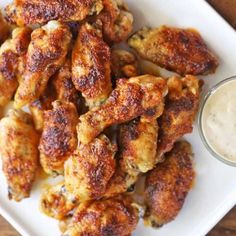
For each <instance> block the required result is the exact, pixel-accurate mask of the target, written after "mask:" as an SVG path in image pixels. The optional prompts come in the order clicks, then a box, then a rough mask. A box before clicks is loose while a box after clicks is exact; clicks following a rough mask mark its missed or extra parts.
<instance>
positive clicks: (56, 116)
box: [39, 100, 78, 175]
mask: <svg viewBox="0 0 236 236" xmlns="http://www.w3.org/2000/svg"><path fill="white" fill-rule="evenodd" d="M52 106H53V109H52V110H48V111H45V112H44V126H43V133H42V136H41V139H40V145H39V150H40V162H41V165H42V167H43V169H44V171H45V172H46V173H48V174H50V175H57V174H62V173H63V171H64V162H65V161H66V160H67V159H68V157H69V156H70V155H71V154H72V153H73V152H74V150H75V149H76V147H77V135H76V124H77V122H78V114H77V111H76V108H75V106H74V104H73V103H69V102H61V101H58V100H57V101H55V102H53V103H52Z"/></svg>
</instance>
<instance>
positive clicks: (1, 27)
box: [0, 12, 10, 45]
mask: <svg viewBox="0 0 236 236" xmlns="http://www.w3.org/2000/svg"><path fill="white" fill-rule="evenodd" d="M9 35H10V26H9V25H8V24H7V23H6V22H5V21H4V19H3V17H2V13H1V12H0V45H1V44H2V43H3V42H4V41H5V40H6V39H7V38H8V36H9Z"/></svg>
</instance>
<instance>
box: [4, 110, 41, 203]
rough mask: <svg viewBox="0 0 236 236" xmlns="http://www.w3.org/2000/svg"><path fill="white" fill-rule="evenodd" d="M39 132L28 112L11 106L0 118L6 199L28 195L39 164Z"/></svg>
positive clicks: (20, 198)
mask: <svg viewBox="0 0 236 236" xmlns="http://www.w3.org/2000/svg"><path fill="white" fill-rule="evenodd" d="M37 147H38V134H37V133H36V131H35V130H34V128H33V122H32V119H31V117H30V115H29V114H27V113H25V112H23V111H20V110H10V111H9V113H8V116H7V117H5V118H3V119H2V120H1V121H0V156H1V157H2V163H3V172H4V174H5V176H6V179H7V184H8V196H9V199H14V200H15V201H21V200H22V199H23V198H27V197H29V195H30V190H31V187H32V184H33V182H34V179H35V174H36V170H37V167H38V149H37Z"/></svg>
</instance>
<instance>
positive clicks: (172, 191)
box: [144, 141, 194, 227]
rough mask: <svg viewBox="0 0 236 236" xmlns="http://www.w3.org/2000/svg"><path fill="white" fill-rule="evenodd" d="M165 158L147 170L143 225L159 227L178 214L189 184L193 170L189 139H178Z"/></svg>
mask: <svg viewBox="0 0 236 236" xmlns="http://www.w3.org/2000/svg"><path fill="white" fill-rule="evenodd" d="M166 157H167V158H166V161H165V162H164V163H161V164H158V166H157V167H156V168H155V169H154V170H152V171H151V172H149V173H148V175H147V178H146V186H145V198H146V204H147V210H146V214H145V216H144V220H145V222H146V224H148V225H152V226H154V227H159V226H161V225H163V224H166V223H168V222H170V221H172V220H174V218H175V217H176V216H177V214H178V213H179V211H180V210H181V208H182V206H183V204H184V200H185V198H186V196H187V194H188V192H189V190H190V188H191V187H192V184H193V180H194V170H193V165H192V150H191V145H190V144H189V143H188V142H185V141H181V142H177V143H176V144H175V146H174V148H173V150H172V151H171V152H170V153H168V154H167V155H166Z"/></svg>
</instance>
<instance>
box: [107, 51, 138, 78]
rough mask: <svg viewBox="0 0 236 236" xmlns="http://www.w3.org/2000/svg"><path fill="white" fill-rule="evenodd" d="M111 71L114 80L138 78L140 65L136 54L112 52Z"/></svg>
mask: <svg viewBox="0 0 236 236" xmlns="http://www.w3.org/2000/svg"><path fill="white" fill-rule="evenodd" d="M111 71H112V76H113V78H114V79H119V78H130V77H135V76H138V75H139V74H140V73H139V64H138V60H137V58H136V57H135V55H134V54H132V53H131V52H129V51H126V50H121V49H113V50H112V51H111Z"/></svg>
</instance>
